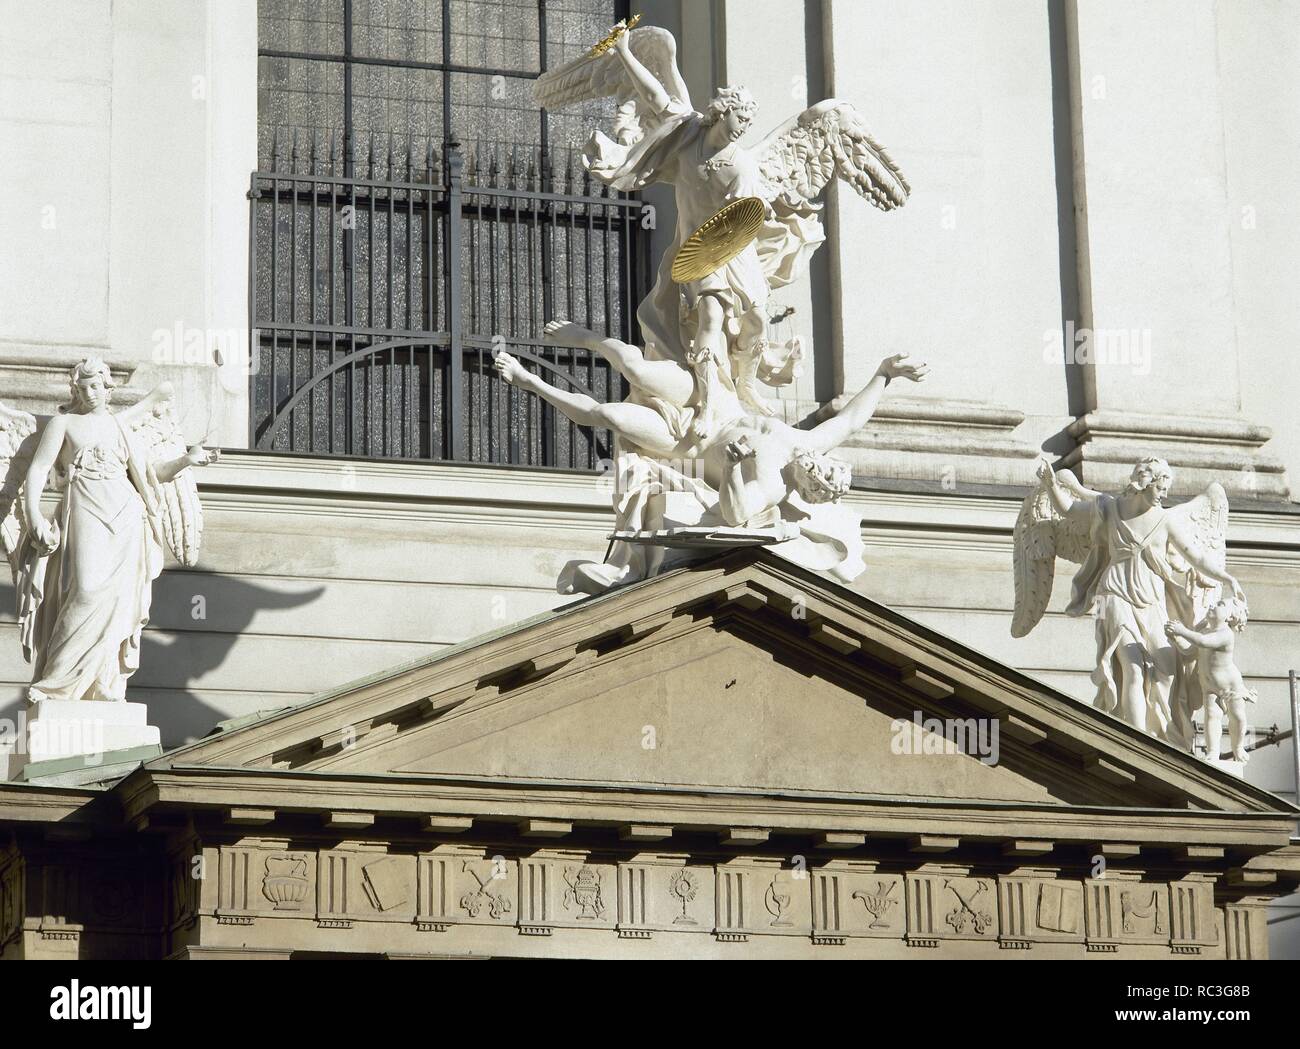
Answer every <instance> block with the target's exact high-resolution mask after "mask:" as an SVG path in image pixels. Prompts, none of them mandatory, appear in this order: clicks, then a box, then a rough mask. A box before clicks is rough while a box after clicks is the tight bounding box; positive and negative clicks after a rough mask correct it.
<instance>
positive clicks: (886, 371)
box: [804, 353, 930, 452]
mask: <svg viewBox="0 0 1300 1049" xmlns="http://www.w3.org/2000/svg"><path fill="white" fill-rule="evenodd" d="M929 374H930V366H929V365H927V364H912V363H911V359H910V358H909V356H908V355H907V354H905V353H900V354H896V355H895V356H893V357H887V358H885V360H883V361H881V362H880V367H879V368H877V369H876V374H875V375H873V376H872V377H871V381H870V382H869V383H867V385H866V386H865V387H863V388H862V389H861V390H859V391H858V392H857V393H856V394H855V395H854V397H853V399H852V400H850V401H849V403H848V404H846V405H845V406H844V407H843V408H842V409H841V410H840V411H839V413H838V414H836V415H835V417H834V418H831V419H827V420H826V421H825V422H824V423H821V424H820V425H819V426H814V427H813V428H812V429H811V430H809V431H808V437H807V439H806V440H805V441H804V445H805V447H806V448H807V449H808V450H809V451H812V452H830V451H833V450H835V449H836V448H838V447H839V446H840V445H842V444H843V443H844V442H845V441H847V440H848V439H849V438H850V437H852V436H853V435H854V434H855V433H857V432H858V431H859V430H861V429H862V428H863V427H864V426H866V425H867V423H868V422H870V421H871V416H872V415H873V414H875V411H876V405H878V404H879V403H880V398H881V397H882V396H884V393H885V387H886V386H888V385H889V382H890V380H891V379H897V378H903V379H910V380H911V381H912V382H924V381H925V378H926V376H927V375H929Z"/></svg>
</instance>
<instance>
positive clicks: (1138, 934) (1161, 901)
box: [1084, 874, 1169, 951]
mask: <svg viewBox="0 0 1300 1049" xmlns="http://www.w3.org/2000/svg"><path fill="white" fill-rule="evenodd" d="M1084 887H1085V894H1086V895H1085V899H1086V901H1087V906H1086V912H1087V917H1088V949H1089V950H1092V951H1114V950H1116V949H1117V948H1118V947H1119V946H1120V945H1121V944H1167V943H1169V887H1168V886H1167V885H1163V884H1158V883H1155V882H1147V881H1139V880H1137V879H1136V878H1131V879H1130V878H1128V877H1125V876H1123V875H1116V874H1110V875H1108V876H1107V877H1105V878H1093V879H1089V880H1088V881H1086V882H1084Z"/></svg>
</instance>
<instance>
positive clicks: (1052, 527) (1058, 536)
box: [1011, 471, 1100, 637]
mask: <svg viewBox="0 0 1300 1049" xmlns="http://www.w3.org/2000/svg"><path fill="white" fill-rule="evenodd" d="M1057 476H1058V478H1059V479H1060V481H1061V483H1062V484H1063V485H1064V486H1065V487H1066V489H1068V490H1069V492H1070V494H1071V495H1072V496H1073V497H1074V498H1075V499H1086V500H1089V501H1091V500H1093V499H1096V498H1097V497H1098V495H1099V494H1100V493H1098V492H1094V491H1092V490H1091V489H1088V488H1084V487H1083V485H1081V484H1080V483H1079V482H1078V481H1077V480H1075V478H1074V475H1073V474H1071V473H1068V472H1065V471H1062V472H1061V473H1060V474H1058V475H1057ZM1091 552H1092V531H1091V526H1090V525H1089V523H1088V521H1087V520H1086V519H1082V518H1074V517H1062V516H1061V515H1060V514H1058V513H1057V512H1056V507H1055V506H1053V505H1052V499H1051V496H1049V495H1048V493H1047V489H1046V488H1044V487H1041V486H1040V487H1038V488H1036V489H1035V490H1034V491H1032V492H1030V493H1029V495H1028V496H1026V497H1025V501H1024V503H1023V504H1022V505H1021V507H1020V515H1019V516H1018V517H1017V518H1016V527H1015V531H1014V533H1013V540H1012V557H1013V561H1014V568H1015V587H1016V594H1015V608H1014V612H1013V613H1012V617H1011V636H1012V637H1024V636H1025V635H1026V634H1028V633H1029V632H1030V631H1031V630H1033V629H1034V627H1036V626H1037V625H1038V622H1039V620H1041V619H1042V618H1043V613H1044V612H1046V611H1047V603H1048V601H1050V600H1051V597H1052V581H1053V580H1054V579H1055V577H1056V559H1057V558H1058V557H1064V558H1065V559H1066V560H1068V561H1073V562H1075V563H1076V564H1083V562H1084V561H1085V560H1086V559H1087V557H1088V554H1089V553H1091Z"/></svg>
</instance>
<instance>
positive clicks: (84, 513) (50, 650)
mask: <svg viewBox="0 0 1300 1049" xmlns="http://www.w3.org/2000/svg"><path fill="white" fill-rule="evenodd" d="M69 385H70V389H71V399H70V400H69V402H68V403H67V404H66V405H64V406H63V407H62V408H60V409H59V412H58V414H56V415H54V416H53V417H52V418H51V419H50V420H49V421H48V422H47V423H46V424H45V427H44V429H42V430H41V431H40V434H39V436H38V435H37V433H36V430H37V426H36V419H35V418H34V417H33V416H31V415H28V414H27V413H25V412H14V411H11V410H10V409H8V408H5V407H4V406H3V405H0V477H3V485H2V486H0V542H2V543H3V547H4V551H5V554H6V555H7V557H8V559H9V563H10V566H11V568H12V569H13V577H14V586H15V589H16V591H17V600H18V621H19V632H20V640H21V642H22V646H23V655H24V657H25V658H26V659H27V660H28V662H31V663H33V664H34V667H33V678H32V684H31V688H30V689H29V690H28V697H29V699H31V700H32V701H33V702H40V701H42V700H46V699H54V700H109V701H123V700H125V699H126V685H127V681H128V679H129V678H130V677H131V675H132V674H133V673H134V672H135V671H136V669H138V667H139V663H140V635H141V631H142V630H143V629H144V626H145V624H146V623H147V622H148V621H149V604H150V596H151V591H152V586H153V581H154V580H155V579H156V578H157V577H158V575H159V573H160V572H161V571H162V567H163V549H164V548H169V549H170V550H171V551H172V553H173V554H174V555H175V557H176V559H177V560H178V561H180V562H181V563H182V564H184V565H193V564H194V563H195V562H196V561H197V559H198V552H199V543H200V540H201V538H202V531H203V514H202V508H201V506H200V505H199V499H198V490H197V488H196V486H195V484H194V480H193V478H192V477H191V476H190V475H189V473H188V471H189V469H190V467H192V466H204V465H206V464H208V463H211V462H214V461H215V460H216V459H217V455H218V453H217V452H215V451H212V450H209V449H205V448H202V447H198V446H195V447H191V448H186V447H185V445H184V442H183V440H182V438H181V432H180V427H179V425H178V424H177V421H176V416H175V413H174V412H173V410H172V405H171V399H172V388H171V386H170V385H168V384H164V385H162V386H159V387H158V388H157V389H155V390H154V391H153V392H152V393H150V394H149V395H148V396H146V397H144V398H143V399H142V400H141V401H139V403H137V404H135V405H133V406H132V407H130V408H127V409H126V410H124V411H121V412H118V413H116V414H113V413H111V412H110V411H109V401H110V399H111V396H112V392H113V387H114V382H113V378H112V375H111V374H110V372H109V369H108V367H107V365H105V364H104V362H103V361H102V360H100V359H98V358H96V357H90V358H87V359H86V360H84V361H82V362H81V363H80V364H78V365H77V366H76V367H75V368H73V369H72V373H71V381H70V384H69ZM51 475H53V479H54V482H55V483H54V487H55V488H56V489H57V490H59V491H60V492H61V499H60V503H59V509H58V512H57V514H56V515H55V518H54V519H53V520H47V519H46V518H45V516H44V514H43V513H42V512H41V496H42V493H43V492H44V490H45V486H46V482H47V480H49V479H50V478H51Z"/></svg>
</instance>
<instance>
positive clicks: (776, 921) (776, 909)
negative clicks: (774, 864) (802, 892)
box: [763, 875, 793, 929]
mask: <svg viewBox="0 0 1300 1049" xmlns="http://www.w3.org/2000/svg"><path fill="white" fill-rule="evenodd" d="M778 886H780V887H781V888H784V889H788V888H789V886H788V885H786V884H784V883H783V882H782V881H781V880H780V875H778V876H776V877H774V878H773V879H772V884H771V885H769V886H768V887H767V892H765V893H764V894H763V906H764V907H766V908H767V913H768V914H770V915H771V916H772V921H771V923H770V924H771V926H772V928H774V929H785V928H789V927H790V925H792V924H793V923H792V922H789V921H787V920H786V917H785V916H786V914H787V912H789V910H790V900H791V894H790V893H789V892H788V891H787V892H778V891H777V887H778Z"/></svg>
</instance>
